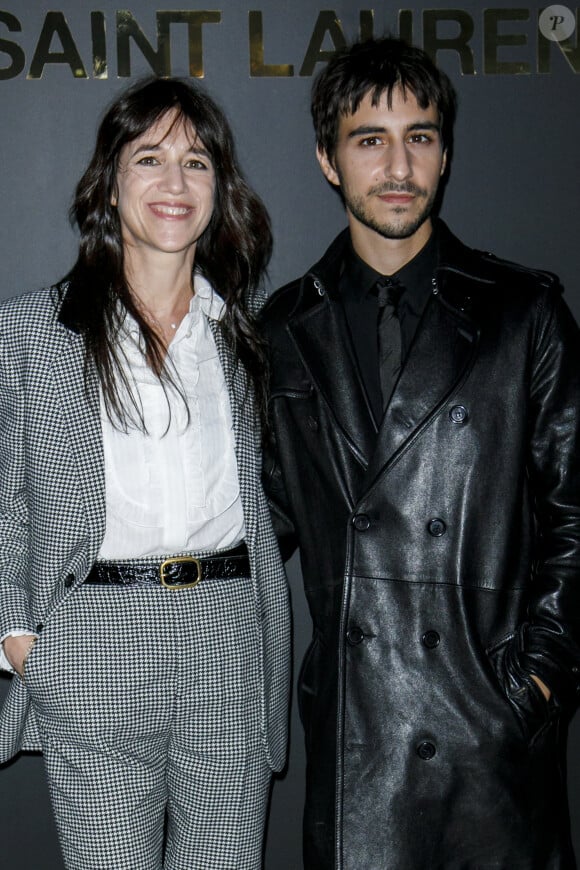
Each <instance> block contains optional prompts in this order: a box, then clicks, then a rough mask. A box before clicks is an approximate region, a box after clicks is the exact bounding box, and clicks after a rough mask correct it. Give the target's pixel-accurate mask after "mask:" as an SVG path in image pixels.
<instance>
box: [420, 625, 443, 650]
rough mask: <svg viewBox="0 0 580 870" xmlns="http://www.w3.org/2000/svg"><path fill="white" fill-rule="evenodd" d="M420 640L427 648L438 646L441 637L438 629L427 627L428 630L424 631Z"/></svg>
mask: <svg viewBox="0 0 580 870" xmlns="http://www.w3.org/2000/svg"><path fill="white" fill-rule="evenodd" d="M421 640H422V642H423V644H424V645H425V646H426V647H427V649H435V647H436V646H439V643H440V641H441V638H440V636H439V632H438V631H433V630H432V629H429V631H426V632H425V634H424V635H423V637H422V638H421Z"/></svg>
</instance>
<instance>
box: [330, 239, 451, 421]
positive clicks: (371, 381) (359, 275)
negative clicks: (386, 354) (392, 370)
mask: <svg viewBox="0 0 580 870" xmlns="http://www.w3.org/2000/svg"><path fill="white" fill-rule="evenodd" d="M438 259H439V256H438V244H437V233H436V230H435V229H434V230H433V232H432V233H431V236H430V237H429V241H428V242H427V244H426V245H425V246H424V247H423V248H422V249H421V250H420V251H419V253H418V254H417V255H416V256H415V257H413V259H412V260H410V261H409V262H408V263H406V264H405V265H404V266H403V267H402V269H399V271H398V272H395V274H394V275H390V276H389V277H391V278H396V279H397V280H398V281H399V283H400V284H402V285H403V288H404V289H403V292H402V294H401V297H400V299H399V305H398V309H397V312H398V317H399V323H400V325H401V351H402V354H401V355H402V359H403V361H404V360H405V358H406V356H407V353H408V352H409V348H410V347H411V343H412V341H413V338H414V335H415V331H416V329H417V326H418V324H419V320H420V319H421V315H422V314H423V311H424V310H425V306H426V305H427V300H428V299H429V296H430V295H431V293H432V291H433V275H434V273H435V269H436V268H437V263H438ZM381 277H383V276H382V275H381V274H380V272H376V271H375V270H374V269H373V268H371V266H369V265H368V263H365V262H364V260H361V258H360V257H359V256H358V254H357V253H355V250H354V248H353V246H352V243H349V244H348V246H347V249H346V254H345V258H344V268H343V270H342V273H341V276H340V281H339V290H340V294H341V297H342V301H343V305H344V311H345V314H346V321H347V324H348V327H349V330H350V334H351V336H352V340H353V344H354V349H355V353H356V356H357V359H358V363H359V367H360V372H361V377H362V381H363V384H364V386H365V389H366V391H367V394H368V397H369V401H370V403H371V407H372V409H373V412H374V414H375V419H376V421H377V422H379V421H380V420H381V418H382V416H383V410H382V398H381V385H380V380H379V361H378V346H377V318H378V299H377V295H376V292H374V290H373V288H374V285H375V284H376V282H377V280H378V279H379V278H381Z"/></svg>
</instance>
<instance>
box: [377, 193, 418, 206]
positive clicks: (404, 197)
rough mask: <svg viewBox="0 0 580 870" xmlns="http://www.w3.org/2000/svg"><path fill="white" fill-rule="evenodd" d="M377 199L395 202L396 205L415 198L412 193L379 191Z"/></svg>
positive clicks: (404, 203)
mask: <svg viewBox="0 0 580 870" xmlns="http://www.w3.org/2000/svg"><path fill="white" fill-rule="evenodd" d="M379 199H381V200H382V201H383V202H391V203H395V204H396V205H406V204H407V203H409V202H412V200H414V199H415V195H414V194H413V193H380V194H379Z"/></svg>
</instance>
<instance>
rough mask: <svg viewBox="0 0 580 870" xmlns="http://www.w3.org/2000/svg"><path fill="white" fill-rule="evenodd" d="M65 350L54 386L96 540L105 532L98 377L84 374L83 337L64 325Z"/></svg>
mask: <svg viewBox="0 0 580 870" xmlns="http://www.w3.org/2000/svg"><path fill="white" fill-rule="evenodd" d="M61 328H62V334H63V341H62V350H61V352H60V353H57V354H56V355H55V360H54V362H53V364H52V372H53V376H54V385H55V392H56V395H57V398H58V399H59V401H60V407H61V414H62V419H63V421H64V423H65V426H66V429H67V432H68V436H69V440H70V444H71V448H72V454H73V458H74V460H75V462H76V466H77V471H78V480H79V484H80V488H81V494H82V497H83V501H84V503H85V506H86V510H87V518H88V526H89V528H90V529H91V530H94V532H95V535H96V538H98V539H99V540H102V537H103V536H104V533H105V513H106V511H105V471H104V468H105V465H104V456H103V439H102V431H101V420H100V409H99V390H98V382H97V375H96V373H93V374H92V376H90V378H89V384H88V390H87V386H86V385H85V375H84V342H83V339H82V337H81V336H80V335H79V334H77V333H74V332H71V331H69V330H67V329H66V327H64V326H62V327H61Z"/></svg>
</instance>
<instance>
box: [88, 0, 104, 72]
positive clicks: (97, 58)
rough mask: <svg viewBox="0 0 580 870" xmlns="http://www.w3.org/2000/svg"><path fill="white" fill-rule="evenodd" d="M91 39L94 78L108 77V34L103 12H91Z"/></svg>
mask: <svg viewBox="0 0 580 870" xmlns="http://www.w3.org/2000/svg"><path fill="white" fill-rule="evenodd" d="M91 41H92V44H93V78H95V79H106V78H108V71H107V34H106V30H105V16H104V13H103V12H91Z"/></svg>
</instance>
